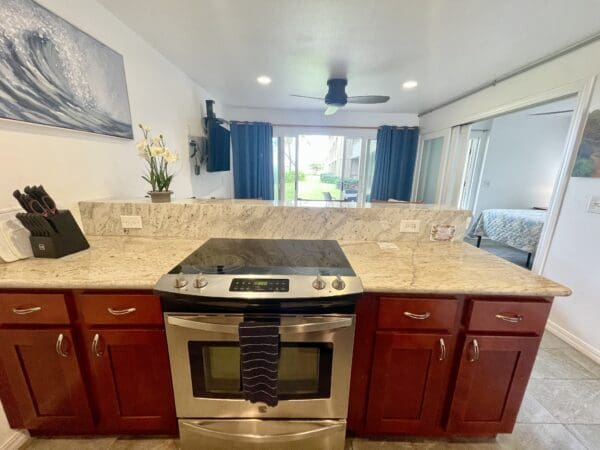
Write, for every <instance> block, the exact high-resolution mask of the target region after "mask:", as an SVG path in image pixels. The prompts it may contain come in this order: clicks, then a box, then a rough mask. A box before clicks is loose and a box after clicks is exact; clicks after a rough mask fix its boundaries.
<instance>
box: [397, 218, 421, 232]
mask: <svg viewBox="0 0 600 450" xmlns="http://www.w3.org/2000/svg"><path fill="white" fill-rule="evenodd" d="M419 231H421V221H420V220H401V221H400V232H401V233H418V232H419Z"/></svg>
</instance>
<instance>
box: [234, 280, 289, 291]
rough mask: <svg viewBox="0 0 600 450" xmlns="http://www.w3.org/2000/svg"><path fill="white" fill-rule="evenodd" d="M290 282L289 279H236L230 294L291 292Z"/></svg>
mask: <svg viewBox="0 0 600 450" xmlns="http://www.w3.org/2000/svg"><path fill="white" fill-rule="evenodd" d="M289 290H290V280H289V279H287V278H234V279H233V280H231V285H230V286H229V291H230V292H289Z"/></svg>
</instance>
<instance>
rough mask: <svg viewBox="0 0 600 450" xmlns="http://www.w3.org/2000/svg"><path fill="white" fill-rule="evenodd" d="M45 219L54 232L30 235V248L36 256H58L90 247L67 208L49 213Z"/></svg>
mask: <svg viewBox="0 0 600 450" xmlns="http://www.w3.org/2000/svg"><path fill="white" fill-rule="evenodd" d="M46 220H47V221H48V223H50V225H51V226H52V228H53V229H54V231H55V233H54V234H51V235H50V236H30V237H29V241H30V242H31V249H32V250H33V256H35V257H36V258H60V257H62V256H65V255H69V254H71V253H75V252H79V251H81V250H85V249H86V248H90V244H89V243H88V241H87V239H86V238H85V236H84V235H83V232H82V231H81V228H79V225H77V222H75V219H74V218H73V215H72V214H71V211H69V210H68V209H65V210H62V211H57V212H56V214H53V215H49V216H48V217H46Z"/></svg>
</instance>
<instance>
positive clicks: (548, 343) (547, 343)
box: [540, 331, 571, 348]
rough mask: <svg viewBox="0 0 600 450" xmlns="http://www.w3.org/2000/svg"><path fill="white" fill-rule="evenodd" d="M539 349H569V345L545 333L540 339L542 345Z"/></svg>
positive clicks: (547, 332)
mask: <svg viewBox="0 0 600 450" xmlns="http://www.w3.org/2000/svg"><path fill="white" fill-rule="evenodd" d="M540 348H571V347H570V345H569V344H567V343H566V342H565V341H563V340H562V339H559V338H557V337H556V336H555V335H553V334H552V333H550V332H549V331H546V332H545V333H544V336H543V337H542V343H541V344H540Z"/></svg>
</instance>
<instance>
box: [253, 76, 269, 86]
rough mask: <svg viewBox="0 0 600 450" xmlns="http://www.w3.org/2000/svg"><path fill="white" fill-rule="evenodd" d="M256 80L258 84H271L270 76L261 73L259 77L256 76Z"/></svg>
mask: <svg viewBox="0 0 600 450" xmlns="http://www.w3.org/2000/svg"><path fill="white" fill-rule="evenodd" d="M256 81H258V84H262V85H265V86H266V85H267V84H271V77H268V76H266V75H261V76H260V77H258V78H257V79H256Z"/></svg>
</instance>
